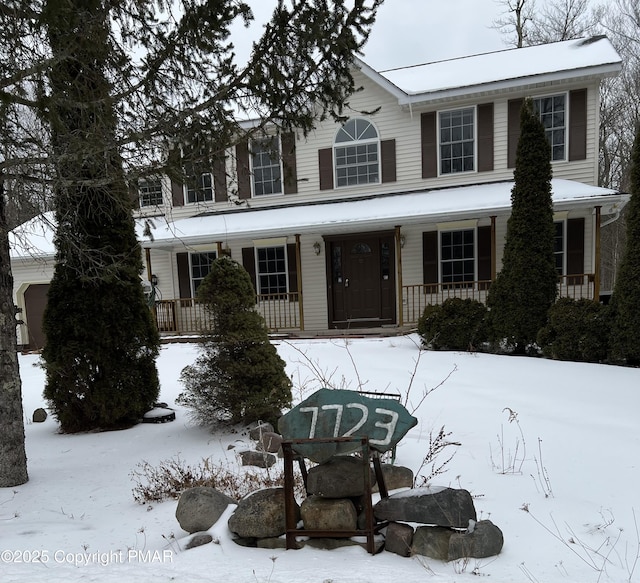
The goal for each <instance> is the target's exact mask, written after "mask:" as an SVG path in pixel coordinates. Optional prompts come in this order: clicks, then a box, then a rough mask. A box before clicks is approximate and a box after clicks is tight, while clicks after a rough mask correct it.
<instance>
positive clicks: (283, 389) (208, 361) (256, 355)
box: [177, 257, 291, 424]
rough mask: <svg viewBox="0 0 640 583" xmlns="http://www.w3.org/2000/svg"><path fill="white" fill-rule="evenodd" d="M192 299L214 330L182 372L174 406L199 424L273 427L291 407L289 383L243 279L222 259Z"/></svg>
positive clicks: (235, 265) (234, 265)
mask: <svg viewBox="0 0 640 583" xmlns="http://www.w3.org/2000/svg"><path fill="white" fill-rule="evenodd" d="M198 299H200V300H201V301H202V302H203V303H204V305H205V308H206V309H207V310H209V311H210V312H211V314H212V315H213V320H214V329H213V330H212V331H211V333H210V334H209V335H208V336H206V337H205V339H204V341H203V345H202V352H201V354H200V355H199V356H198V358H197V359H196V362H195V363H194V364H193V365H192V366H187V367H185V368H184V370H183V371H182V374H181V377H180V380H181V382H182V383H183V384H184V386H185V390H184V391H183V392H182V393H181V394H180V396H179V397H178V399H177V402H178V403H180V404H182V405H185V406H187V407H189V408H191V409H192V410H193V416H194V418H195V419H196V420H197V421H199V422H200V423H202V424H211V423H215V422H219V421H227V422H231V423H238V422H241V421H242V422H251V421H257V420H259V419H260V420H263V421H270V422H275V421H276V419H277V418H278V417H279V415H280V410H281V409H282V408H284V407H288V406H290V405H291V380H290V379H289V377H288V376H287V374H286V372H285V363H284V361H283V360H282V359H281V358H280V356H279V355H278V353H277V351H276V348H275V346H273V344H271V342H270V341H269V335H268V330H267V327H266V324H265V322H264V318H263V317H262V316H261V315H260V314H259V313H258V312H257V311H256V310H255V292H254V291H253V286H252V284H251V278H250V277H249V274H248V273H247V272H246V271H245V269H244V268H243V267H242V266H241V265H240V264H238V263H236V262H235V261H233V260H231V259H229V258H228V257H222V258H220V259H217V260H216V261H214V262H213V264H212V265H211V272H210V273H209V275H207V277H206V278H205V279H204V281H203V282H202V284H201V285H200V287H199V288H198Z"/></svg>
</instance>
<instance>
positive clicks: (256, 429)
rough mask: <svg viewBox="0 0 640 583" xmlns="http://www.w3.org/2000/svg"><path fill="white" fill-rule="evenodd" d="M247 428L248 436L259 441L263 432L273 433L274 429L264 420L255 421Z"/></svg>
mask: <svg viewBox="0 0 640 583" xmlns="http://www.w3.org/2000/svg"><path fill="white" fill-rule="evenodd" d="M247 429H248V430H249V437H250V438H251V439H253V441H260V436H261V435H262V434H263V433H273V432H274V431H275V430H274V428H273V425H271V423H268V422H266V421H255V422H253V423H251V424H250V425H249V427H247Z"/></svg>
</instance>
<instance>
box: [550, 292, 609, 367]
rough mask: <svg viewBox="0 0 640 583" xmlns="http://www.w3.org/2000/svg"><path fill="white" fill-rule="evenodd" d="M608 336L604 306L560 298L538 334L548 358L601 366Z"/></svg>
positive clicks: (605, 308)
mask: <svg viewBox="0 0 640 583" xmlns="http://www.w3.org/2000/svg"><path fill="white" fill-rule="evenodd" d="M609 332H610V322H609V310H608V308H607V306H604V305H602V304H600V303H598V302H595V301H593V300H589V299H586V298H583V299H580V300H572V299H571V298H560V299H559V300H558V301H557V302H556V303H555V304H554V305H553V306H552V307H551V309H550V310H549V315H548V321H547V324H546V326H544V327H543V328H542V329H541V330H540V332H539V333H538V345H539V347H540V348H541V349H542V353H543V354H544V356H546V357H547V358H554V359H557V360H572V361H577V362H603V361H605V360H606V358H607V350H608V343H609Z"/></svg>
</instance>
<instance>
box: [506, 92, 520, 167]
mask: <svg viewBox="0 0 640 583" xmlns="http://www.w3.org/2000/svg"><path fill="white" fill-rule="evenodd" d="M522 101H523V100H522V99H511V100H510V101H509V103H508V106H507V148H508V152H507V167H508V168H515V167H516V153H517V151H518V140H519V139H520V110H521V109H522Z"/></svg>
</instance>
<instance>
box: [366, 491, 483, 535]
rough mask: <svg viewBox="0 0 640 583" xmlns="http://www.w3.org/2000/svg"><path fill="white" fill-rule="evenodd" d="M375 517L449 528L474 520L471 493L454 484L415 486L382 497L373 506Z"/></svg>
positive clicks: (464, 526) (459, 526) (462, 525)
mask: <svg viewBox="0 0 640 583" xmlns="http://www.w3.org/2000/svg"><path fill="white" fill-rule="evenodd" d="M374 514H375V517H376V518H377V519H378V520H389V521H399V522H421V523H423V524H433V525H437V526H447V527H451V528H467V526H468V525H469V520H473V521H475V520H477V517H476V509H475V507H474V505H473V499H472V498H471V494H469V492H468V491H467V490H463V489H453V488H434V487H425V488H415V489H413V490H407V491H405V492H399V493H397V494H393V495H392V496H389V497H388V498H383V499H382V500H380V502H378V503H377V504H376V505H375V507H374Z"/></svg>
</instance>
